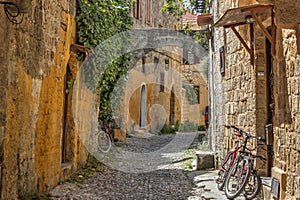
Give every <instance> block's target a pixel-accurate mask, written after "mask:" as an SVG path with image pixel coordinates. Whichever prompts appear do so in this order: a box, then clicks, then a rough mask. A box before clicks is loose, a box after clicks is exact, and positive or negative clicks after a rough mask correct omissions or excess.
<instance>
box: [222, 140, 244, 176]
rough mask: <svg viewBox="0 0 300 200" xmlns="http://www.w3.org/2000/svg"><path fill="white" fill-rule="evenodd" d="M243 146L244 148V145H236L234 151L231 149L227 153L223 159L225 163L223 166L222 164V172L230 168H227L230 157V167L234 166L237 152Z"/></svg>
mask: <svg viewBox="0 0 300 200" xmlns="http://www.w3.org/2000/svg"><path fill="white" fill-rule="evenodd" d="M241 148H242V146H236V147H235V148H234V150H233V151H229V152H228V153H227V155H226V157H225V159H224V161H223V164H222V166H221V169H220V170H221V171H222V172H226V171H227V170H228V169H225V165H226V163H227V162H228V159H229V158H231V161H230V163H229V168H231V167H232V165H233V163H234V161H235V160H236V157H237V153H238V151H239V150H240V149H241ZM232 156H233V157H232Z"/></svg>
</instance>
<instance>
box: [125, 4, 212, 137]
mask: <svg viewBox="0 0 300 200" xmlns="http://www.w3.org/2000/svg"><path fill="white" fill-rule="evenodd" d="M163 4H164V1H151V0H147V1H139V0H138V1H136V2H135V7H134V9H133V17H134V29H136V30H139V29H146V30H149V33H148V34H151V30H152V31H153V34H152V35H148V37H154V38H157V39H153V41H154V43H157V46H155V44H154V45H153V46H154V48H151V49H147V48H145V49H143V51H142V52H140V54H139V57H138V58H139V59H138V60H137V62H136V64H135V67H134V68H133V69H131V70H130V71H129V74H128V80H127V83H126V88H125V91H126V93H125V96H124V101H123V103H124V106H122V107H123V108H124V110H122V111H121V113H122V129H123V130H124V131H127V132H139V131H140V132H145V130H146V131H155V130H157V129H161V128H162V126H163V125H164V124H167V125H175V124H176V122H178V123H183V122H185V121H190V122H195V123H196V124H197V125H198V124H199V125H204V115H202V111H203V110H204V108H205V106H207V92H206V91H207V87H206V82H205V81H206V80H205V79H204V78H203V77H202V76H201V75H200V73H198V74H197V75H196V77H194V78H193V79H194V81H193V82H194V84H195V87H197V88H198V91H199V92H198V94H199V95H198V101H197V103H195V104H194V105H189V103H188V101H187V99H186V97H185V93H186V91H185V89H183V88H182V84H183V80H184V79H185V76H184V73H183V68H184V67H186V68H188V67H189V68H191V67H193V66H188V65H186V66H185V65H184V64H183V60H184V59H187V57H188V56H187V55H186V56H185V55H184V50H183V48H182V47H180V46H176V44H175V43H173V44H171V45H167V44H166V45H164V46H161V43H162V42H163V41H160V39H161V38H162V37H163V35H164V31H166V30H173V31H174V32H175V31H176V30H177V29H178V21H177V20H176V19H175V18H174V17H172V16H170V15H167V14H166V13H162V12H160V9H161V8H162V7H163ZM159 30H161V32H160V31H159ZM180 34H182V33H180ZM182 35H183V34H182ZM174 37H176V36H174ZM170 38H172V36H171V35H170ZM148 39H149V38H145V43H146V42H147V40H148ZM197 64H199V62H197ZM190 65H191V64H190ZM194 67H195V66H194ZM194 71H196V67H195V69H193V73H194ZM190 81H191V80H190ZM200 94H202V95H200ZM200 102H201V103H200Z"/></svg>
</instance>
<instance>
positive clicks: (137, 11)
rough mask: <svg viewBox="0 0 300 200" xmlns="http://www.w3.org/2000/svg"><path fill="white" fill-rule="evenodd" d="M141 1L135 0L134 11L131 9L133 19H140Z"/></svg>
mask: <svg viewBox="0 0 300 200" xmlns="http://www.w3.org/2000/svg"><path fill="white" fill-rule="evenodd" d="M141 16H142V15H141V1H140V0H136V2H135V4H134V9H133V17H135V18H136V19H140V18H141Z"/></svg>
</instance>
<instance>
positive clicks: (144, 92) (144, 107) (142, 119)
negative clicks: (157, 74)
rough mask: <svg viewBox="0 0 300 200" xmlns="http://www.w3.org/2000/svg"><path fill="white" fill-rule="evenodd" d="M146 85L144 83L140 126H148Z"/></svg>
mask: <svg viewBox="0 0 300 200" xmlns="http://www.w3.org/2000/svg"><path fill="white" fill-rule="evenodd" d="M146 105H147V104H146V86H145V85H142V88H141V99H140V127H141V128H143V127H146Z"/></svg>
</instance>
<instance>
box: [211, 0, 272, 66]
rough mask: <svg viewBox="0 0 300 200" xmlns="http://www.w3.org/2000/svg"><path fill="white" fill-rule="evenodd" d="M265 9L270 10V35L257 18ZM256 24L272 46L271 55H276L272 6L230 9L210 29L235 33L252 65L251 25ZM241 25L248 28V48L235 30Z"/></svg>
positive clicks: (252, 38)
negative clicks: (229, 29)
mask: <svg viewBox="0 0 300 200" xmlns="http://www.w3.org/2000/svg"><path fill="white" fill-rule="evenodd" d="M267 9H270V10H271V29H272V30H271V33H269V31H268V30H267V28H266V27H265V26H264V25H263V23H262V21H261V19H260V18H259V17H258V15H259V14H261V13H263V12H265V11H266V10H267ZM254 22H256V23H257V25H258V26H259V27H260V28H261V30H262V31H263V32H264V34H265V35H266V37H267V38H268V40H269V41H270V43H271V46H272V55H273V56H274V55H275V53H276V51H275V50H276V49H275V43H276V36H275V33H276V30H275V23H274V11H273V5H269V4H253V5H248V6H244V7H238V8H231V9H228V10H227V11H226V12H225V14H224V15H223V16H222V17H221V18H220V19H219V20H218V21H217V22H216V23H215V24H213V25H212V28H217V27H224V28H231V29H232V31H233V32H234V33H235V35H236V36H237V38H238V39H239V40H240V41H241V43H242V45H243V46H244V47H245V49H246V50H247V51H248V52H249V54H250V58H251V64H254V46H253V42H254V28H253V23H254ZM241 25H249V26H250V46H248V44H247V43H246V41H245V40H244V39H243V37H242V36H241V35H240V34H239V32H238V31H237V30H236V27H237V26H241Z"/></svg>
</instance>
